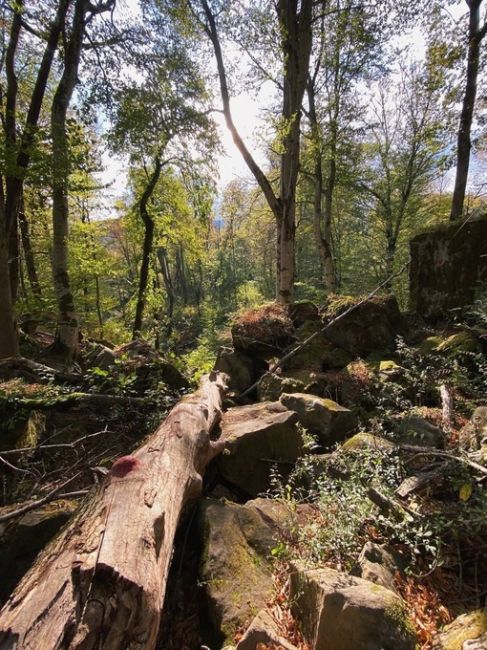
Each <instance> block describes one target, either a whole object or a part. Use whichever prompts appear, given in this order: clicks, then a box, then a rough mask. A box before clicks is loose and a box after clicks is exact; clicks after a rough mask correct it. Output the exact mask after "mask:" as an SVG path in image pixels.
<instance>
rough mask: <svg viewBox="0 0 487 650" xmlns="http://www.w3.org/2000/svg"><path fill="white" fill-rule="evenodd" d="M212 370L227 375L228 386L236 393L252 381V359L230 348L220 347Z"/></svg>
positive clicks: (241, 391)
mask: <svg viewBox="0 0 487 650" xmlns="http://www.w3.org/2000/svg"><path fill="white" fill-rule="evenodd" d="M214 370H218V371H220V372H224V373H225V374H226V375H228V378H229V381H228V388H229V389H230V390H234V391H237V392H238V393H243V391H244V390H246V389H247V388H249V386H251V385H252V383H253V381H254V369H253V365H252V360H251V359H249V357H247V356H246V355H245V354H242V353H239V352H236V351H235V350H232V349H231V348H221V349H220V351H219V352H218V357H217V359H216V361H215V366H214Z"/></svg>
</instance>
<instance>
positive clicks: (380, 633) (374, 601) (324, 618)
mask: <svg viewBox="0 0 487 650" xmlns="http://www.w3.org/2000/svg"><path fill="white" fill-rule="evenodd" d="M291 600H292V602H293V608H292V609H293V613H294V614H295V615H296V616H297V617H298V618H299V619H300V620H301V622H302V625H303V632H304V634H305V637H306V638H307V640H308V641H309V643H310V644H311V646H312V648H313V650H351V649H352V648H356V649H357V650H358V649H359V648H360V650H414V649H415V647H416V635H415V633H414V631H413V628H412V625H411V622H410V620H409V618H408V616H407V613H406V611H405V608H404V605H403V603H402V601H401V599H400V598H399V597H398V596H397V595H396V594H394V593H393V592H392V591H390V590H389V589H385V588H384V587H381V586H379V585H378V584H374V583H372V582H369V581H368V580H363V579H362V578H356V577H353V576H350V575H347V574H346V573H342V572H341V571H335V570H334V569H329V568H324V569H314V570H313V569H312V570H306V569H304V567H303V566H301V565H296V566H294V570H293V572H292V574H291Z"/></svg>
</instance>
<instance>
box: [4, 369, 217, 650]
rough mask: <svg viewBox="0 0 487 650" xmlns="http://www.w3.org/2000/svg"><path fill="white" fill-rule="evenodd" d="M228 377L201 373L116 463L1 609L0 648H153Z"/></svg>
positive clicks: (213, 445) (214, 451)
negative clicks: (177, 540)
mask: <svg viewBox="0 0 487 650" xmlns="http://www.w3.org/2000/svg"><path fill="white" fill-rule="evenodd" d="M224 381H225V377H224V376H223V375H222V374H216V373H214V374H212V375H210V376H209V377H207V378H206V379H204V380H203V382H202V385H201V388H200V390H199V391H198V392H196V393H194V394H193V395H191V396H189V397H187V398H185V399H184V400H182V401H181V402H179V403H178V404H177V405H176V406H175V407H174V409H173V410H172V411H171V412H170V414H169V416H168V417H167V419H166V420H165V421H164V422H163V423H162V424H161V425H160V427H159V428H158V429H157V431H156V432H155V433H154V434H153V435H152V436H151V437H150V438H149V439H148V441H147V442H146V444H145V445H143V446H142V447H140V448H139V449H138V450H137V451H136V452H135V453H134V454H133V455H131V456H124V457H122V458H119V459H118V460H117V461H116V462H115V463H114V465H113V466H112V468H111V470H110V472H109V474H108V476H107V478H106V479H105V481H104V482H103V483H102V484H101V485H100V487H98V488H96V490H94V491H93V492H92V493H91V494H90V496H88V497H87V499H86V500H85V501H84V502H83V504H82V505H81V507H80V509H79V510H78V512H77V514H76V515H75V517H74V519H73V520H72V521H71V523H70V524H69V525H68V526H67V527H66V528H65V529H64V531H63V532H62V533H61V534H60V535H59V536H58V537H57V538H56V539H55V540H54V541H53V542H52V543H51V544H50V545H49V546H48V547H47V548H46V549H45V550H44V551H43V553H42V554H41V555H40V557H39V558H38V560H37V562H36V563H35V564H34V566H33V567H32V569H31V570H30V571H29V573H28V574H27V575H26V576H25V577H24V579H23V580H22V582H21V583H20V584H19V586H18V587H17V589H16V590H15V591H14V593H13V594H12V596H11V597H10V599H9V601H8V602H7V603H6V605H5V607H4V608H3V610H2V611H1V612H0V650H7V649H13V648H17V649H19V650H20V648H22V650H31V649H32V650H34V649H35V650H39V648H44V649H46V650H55V649H58V648H59V649H60V648H63V649H69V650H74V649H81V648H82V649H83V650H91V649H93V650H94V649H95V648H96V649H97V650H99V649H101V648H103V649H104V650H115V649H117V650H118V649H122V648H124V649H129V648H130V649H131V650H133V649H138V650H142V649H144V650H150V649H151V648H154V646H155V643H156V637H157V631H158V627H159V619H160V613H161V610H162V606H163V603H164V595H165V590H166V581H167V574H168V571H169V565H170V562H171V556H172V547H173V541H174V535H175V533H176V528H177V524H178V521H179V518H180V514H181V511H182V510H183V508H184V505H185V504H186V503H187V502H188V501H189V500H190V499H192V498H194V497H196V496H197V495H199V493H200V491H201V485H202V473H203V472H204V469H205V467H206V465H207V463H208V462H209V461H210V460H211V458H212V457H213V456H214V455H216V454H217V453H218V452H219V451H220V450H221V448H222V443H218V442H216V443H213V442H210V436H209V433H210V431H211V429H212V427H213V426H214V425H215V424H216V423H217V422H218V420H219V419H220V416H221V404H222V394H223V391H224V388H225V386H224Z"/></svg>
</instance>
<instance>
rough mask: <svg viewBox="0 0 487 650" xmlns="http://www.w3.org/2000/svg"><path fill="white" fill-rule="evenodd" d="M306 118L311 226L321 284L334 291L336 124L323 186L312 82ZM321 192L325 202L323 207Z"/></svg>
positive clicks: (320, 139)
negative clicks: (310, 149) (310, 161)
mask: <svg viewBox="0 0 487 650" xmlns="http://www.w3.org/2000/svg"><path fill="white" fill-rule="evenodd" d="M308 102H309V121H310V124H311V133H312V137H313V157H314V169H313V182H314V193H313V229H314V234H315V241H316V247H317V248H318V254H319V256H320V260H321V264H322V266H323V284H324V287H325V291H326V292H327V293H334V292H335V291H336V272H335V263H334V259H333V247H332V229H331V225H332V217H333V193H334V191H335V182H336V140H337V136H336V123H335V127H334V128H333V130H332V133H331V142H330V156H329V168H328V178H327V182H326V187H325V188H324V187H323V162H322V156H323V150H322V146H321V144H322V137H321V133H320V128H319V124H318V117H317V113H316V104H315V95H314V85H313V83H312V81H311V80H310V81H309V82H308ZM323 195H324V197H325V204H324V206H323Z"/></svg>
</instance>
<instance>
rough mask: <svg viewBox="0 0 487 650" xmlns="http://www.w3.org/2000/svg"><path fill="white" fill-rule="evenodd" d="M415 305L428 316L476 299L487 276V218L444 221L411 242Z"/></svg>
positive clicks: (411, 273)
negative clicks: (460, 221) (480, 285)
mask: <svg viewBox="0 0 487 650" xmlns="http://www.w3.org/2000/svg"><path fill="white" fill-rule="evenodd" d="M410 250H411V266H410V271H409V279H410V302H411V308H412V309H413V310H414V311H416V312H417V313H418V314H420V315H421V316H423V317H424V318H428V319H432V320H435V319H438V318H442V317H444V316H448V315H450V310H452V309H456V308H458V307H463V306H464V305H469V304H471V303H472V302H473V300H474V297H475V291H476V290H477V288H478V286H479V283H481V282H484V281H485V280H486V279H487V218H486V217H485V216H484V217H481V218H477V219H469V220H468V221H465V222H464V223H451V224H448V225H442V226H440V227H438V228H436V229H435V230H431V231H429V232H426V233H423V234H421V235H417V236H416V237H414V239H412V240H411V243H410Z"/></svg>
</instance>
